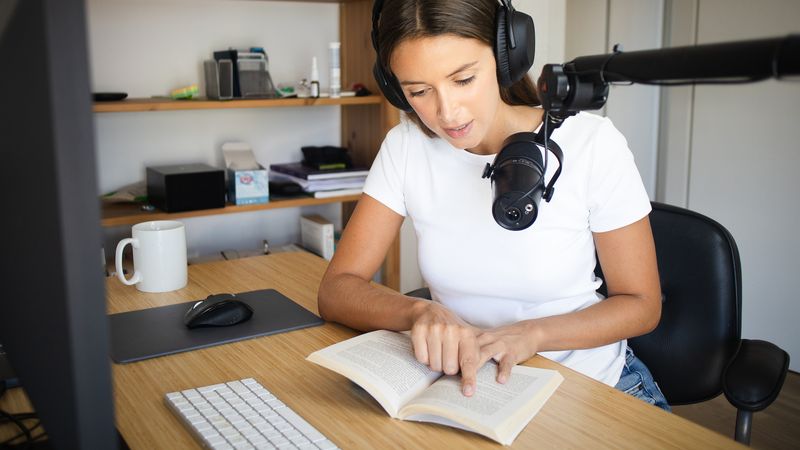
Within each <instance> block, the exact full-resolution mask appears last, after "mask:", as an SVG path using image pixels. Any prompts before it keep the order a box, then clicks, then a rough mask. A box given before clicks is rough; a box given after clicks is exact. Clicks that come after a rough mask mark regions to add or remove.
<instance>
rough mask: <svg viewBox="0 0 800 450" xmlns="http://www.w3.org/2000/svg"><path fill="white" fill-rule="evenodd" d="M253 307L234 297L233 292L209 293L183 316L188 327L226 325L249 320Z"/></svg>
mask: <svg viewBox="0 0 800 450" xmlns="http://www.w3.org/2000/svg"><path fill="white" fill-rule="evenodd" d="M252 316H253V308H251V307H250V305H248V304H247V303H245V302H243V301H241V300H239V299H237V298H236V295H234V294H215V295H209V296H208V298H206V299H205V300H200V301H199V302H196V303H195V304H193V305H192V306H191V307H190V308H189V310H187V311H186V315H184V317H183V324H184V325H186V326H187V327H189V328H198V327H227V326H230V325H236V324H237V323H242V322H244V321H246V320H249V319H250V317H252Z"/></svg>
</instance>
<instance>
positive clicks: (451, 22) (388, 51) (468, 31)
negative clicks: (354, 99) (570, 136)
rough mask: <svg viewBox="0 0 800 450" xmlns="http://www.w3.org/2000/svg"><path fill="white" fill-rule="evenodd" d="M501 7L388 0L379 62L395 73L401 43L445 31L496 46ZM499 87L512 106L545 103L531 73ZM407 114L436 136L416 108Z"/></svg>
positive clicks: (486, 2)
mask: <svg viewBox="0 0 800 450" xmlns="http://www.w3.org/2000/svg"><path fill="white" fill-rule="evenodd" d="M497 7H498V2H497V0H386V1H385V2H384V5H383V8H382V10H381V16H380V21H379V23H378V49H379V52H378V53H379V58H380V61H379V64H381V65H382V66H383V68H384V70H385V71H386V72H387V73H391V68H390V66H389V61H390V60H391V57H392V52H393V51H394V49H395V48H397V46H398V45H399V44H400V43H401V42H403V41H405V40H406V39H414V38H421V37H432V36H440V35H443V34H452V35H456V36H460V37H465V38H469V39H477V40H479V41H481V42H483V43H485V44H486V45H488V46H490V47H491V48H492V49H494V48H495V40H496V39H497V36H496V33H497V25H496V21H497V19H496V16H497ZM497 87H498V89H499V90H500V98H501V99H502V100H503V102H504V103H506V104H508V105H528V106H537V105H540V104H541V102H540V101H539V96H538V95H537V94H536V86H535V85H534V84H533V81H531V79H530V77H529V76H528V75H525V76H524V77H523V78H522V79H521V80H520V81H517V82H516V83H514V84H513V85H511V86H510V87H502V86H500V84H499V83H498V86H497ZM407 114H408V117H409V118H410V119H411V120H412V121H413V122H414V123H416V124H417V126H419V127H420V129H421V130H422V131H423V132H425V134H426V135H428V136H429V137H434V136H436V134H435V133H434V132H433V131H431V130H430V129H429V128H428V127H427V126H425V124H424V123H422V120H420V118H419V116H418V115H417V114H416V113H415V112H414V111H411V112H409V113H407Z"/></svg>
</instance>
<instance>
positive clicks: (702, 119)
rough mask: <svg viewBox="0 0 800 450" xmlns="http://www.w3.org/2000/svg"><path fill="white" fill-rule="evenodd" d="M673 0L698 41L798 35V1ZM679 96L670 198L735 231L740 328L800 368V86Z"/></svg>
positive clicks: (667, 188)
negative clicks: (799, 280)
mask: <svg viewBox="0 0 800 450" xmlns="http://www.w3.org/2000/svg"><path fill="white" fill-rule="evenodd" d="M673 3H674V5H673V6H674V13H673V19H674V21H675V22H677V23H679V24H680V25H681V26H683V27H685V28H686V27H687V25H688V28H690V29H691V25H692V24H695V27H694V31H695V32H694V36H696V42H697V43H698V44H706V43H711V42H725V41H735V40H742V39H755V38H765V37H778V36H782V35H785V34H787V33H789V32H794V33H797V32H800V2H797V1H795V0H763V1H760V2H750V1H745V0H699V1H698V0H674V1H673ZM675 97H676V98H672V99H670V100H671V103H670V107H671V110H670V114H671V115H670V117H672V118H673V119H676V120H674V121H672V122H668V123H667V124H666V127H667V130H668V131H669V132H671V133H674V135H676V136H677V139H675V140H674V141H673V142H672V143H671V145H670V147H669V150H670V151H672V155H671V156H670V158H669V161H670V163H671V165H670V167H668V168H667V169H668V170H666V171H665V179H664V184H663V186H662V188H663V191H664V195H665V196H669V198H670V199H672V200H673V201H674V202H675V203H677V204H682V205H686V206H688V207H689V208H690V209H693V210H696V211H698V212H701V213H703V214H706V215H708V216H710V217H712V218H714V219H715V220H717V221H719V222H720V223H722V224H723V225H724V226H725V227H726V228H728V230H730V232H731V233H732V234H733V236H734V238H735V239H736V242H737V244H738V246H739V252H740V255H741V259H742V272H743V276H742V278H743V280H742V281H743V312H742V316H743V321H742V322H743V323H742V335H743V336H744V337H747V338H753V339H764V340H768V341H772V342H773V343H775V344H777V345H778V346H780V347H782V348H783V349H785V350H786V351H787V352H789V354H790V355H791V356H792V357H793V359H792V364H791V369H792V370H795V371H797V370H800V327H798V326H797V323H796V322H797V318H798V317H800V302H798V300H797V282H796V280H797V272H798V269H799V268H800V263H798V255H800V238H798V232H797V224H798V223H800V211H799V210H798V207H797V205H798V204H800V200H798V194H800V178H799V177H798V173H800V144H798V142H800V127H798V126H797V125H798V117H800V84H798V83H797V82H796V81H786V82H780V81H766V82H761V83H755V84H748V85H735V86H697V87H695V88H694V92H693V95H685V94H684V93H679V94H677V95H676V96H675ZM681 116H684V117H687V116H688V117H689V118H690V120H689V121H688V123H686V121H684V120H679V119H678V118H680V117H681Z"/></svg>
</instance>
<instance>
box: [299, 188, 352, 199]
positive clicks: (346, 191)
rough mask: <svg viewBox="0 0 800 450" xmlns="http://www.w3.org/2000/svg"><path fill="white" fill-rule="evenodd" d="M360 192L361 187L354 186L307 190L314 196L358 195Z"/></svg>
mask: <svg viewBox="0 0 800 450" xmlns="http://www.w3.org/2000/svg"><path fill="white" fill-rule="evenodd" d="M362 192H364V190H363V189H362V188H355V189H334V190H332V191H314V192H309V194H311V195H313V196H314V198H331V197H339V196H343V195H358V194H360V193H362Z"/></svg>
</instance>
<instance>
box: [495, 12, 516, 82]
mask: <svg viewBox="0 0 800 450" xmlns="http://www.w3.org/2000/svg"><path fill="white" fill-rule="evenodd" d="M496 17H497V36H496V37H497V39H495V41H494V42H495V44H494V57H495V61H496V62H497V80H498V81H499V82H500V86H503V87H508V86H511V84H512V83H513V81H512V80H511V74H510V72H511V67H510V66H509V61H508V45H509V44H508V33H507V32H506V30H507V28H506V21H507V19H508V9H507V8H506V7H505V6H503V5H497V14H496Z"/></svg>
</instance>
